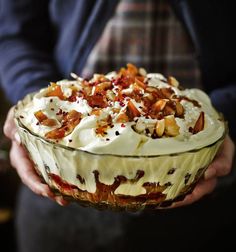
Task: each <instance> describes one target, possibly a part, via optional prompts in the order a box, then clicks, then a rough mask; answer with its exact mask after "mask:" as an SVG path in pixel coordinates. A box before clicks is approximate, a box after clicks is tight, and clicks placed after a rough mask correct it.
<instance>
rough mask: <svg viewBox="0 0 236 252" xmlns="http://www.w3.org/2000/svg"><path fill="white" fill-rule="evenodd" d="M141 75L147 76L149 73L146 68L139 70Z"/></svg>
mask: <svg viewBox="0 0 236 252" xmlns="http://www.w3.org/2000/svg"><path fill="white" fill-rule="evenodd" d="M138 72H139V74H141V75H142V76H146V75H147V71H146V70H145V69H144V68H142V67H141V68H139V71H138Z"/></svg>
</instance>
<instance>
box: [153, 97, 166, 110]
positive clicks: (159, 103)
mask: <svg viewBox="0 0 236 252" xmlns="http://www.w3.org/2000/svg"><path fill="white" fill-rule="evenodd" d="M166 103H167V100H165V99H161V100H158V101H157V102H155V103H154V104H153V105H152V110H153V111H154V112H157V113H158V112H160V111H162V110H163V109H164V108H165V106H166Z"/></svg>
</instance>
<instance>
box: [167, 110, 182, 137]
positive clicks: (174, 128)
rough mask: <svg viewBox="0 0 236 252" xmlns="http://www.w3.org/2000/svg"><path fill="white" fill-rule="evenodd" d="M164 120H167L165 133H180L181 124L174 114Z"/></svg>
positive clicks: (174, 134) (175, 134) (171, 134)
mask: <svg viewBox="0 0 236 252" xmlns="http://www.w3.org/2000/svg"><path fill="white" fill-rule="evenodd" d="M164 120H165V134H166V135H167V136H177V135H179V126H178V124H177V123H176V121H175V117H174V116H173V115H170V116H166V117H165V118H164Z"/></svg>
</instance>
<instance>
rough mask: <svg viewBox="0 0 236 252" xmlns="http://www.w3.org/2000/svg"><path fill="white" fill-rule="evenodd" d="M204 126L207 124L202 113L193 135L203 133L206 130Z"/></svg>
mask: <svg viewBox="0 0 236 252" xmlns="http://www.w3.org/2000/svg"><path fill="white" fill-rule="evenodd" d="M204 124H205V116H204V112H203V111H202V112H201V113H200V115H199V117H198V119H197V121H196V123H195V125H194V127H193V129H192V133H193V134H197V133H198V132H200V131H202V130H203V129H204Z"/></svg>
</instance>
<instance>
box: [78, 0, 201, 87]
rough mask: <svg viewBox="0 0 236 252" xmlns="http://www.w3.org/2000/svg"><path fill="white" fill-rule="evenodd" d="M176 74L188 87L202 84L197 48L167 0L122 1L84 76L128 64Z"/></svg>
mask: <svg viewBox="0 0 236 252" xmlns="http://www.w3.org/2000/svg"><path fill="white" fill-rule="evenodd" d="M128 62H130V63H134V64H136V65H138V66H140V67H144V68H146V69H147V71H148V72H160V73H163V74H164V75H166V76H168V75H173V76H175V77H176V78H177V79H178V80H179V81H180V82H181V84H182V85H183V86H185V87H197V86H199V85H200V75H199V69H198V66H197V62H196V60H195V58H194V54H193V48H192V45H191V43H190V41H189V38H188V36H187V34H186V33H185V30H184V29H183V27H182V26H181V24H180V22H179V21H178V20H177V19H176V17H175V16H174V14H173V12H172V10H171V6H169V5H168V3H167V1H165V0H157V1H156V0H122V1H121V2H120V3H119V5H118V7H117V10H116V12H115V14H114V16H113V18H112V19H111V20H110V21H109V22H108V24H107V25H106V28H105V29H104V32H103V34H102V35H101V38H100V39H99V41H98V43H97V44H96V46H95V47H94V49H93V50H92V52H91V54H90V56H89V58H88V60H87V63H86V64H85V68H84V70H83V73H82V75H83V77H86V78H90V77H91V75H92V73H94V72H97V73H106V72H108V71H111V70H114V69H116V70H118V69H119V68H120V67H121V66H125V65H126V63H128Z"/></svg>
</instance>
